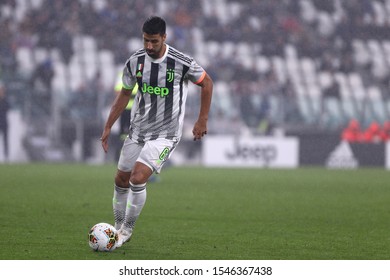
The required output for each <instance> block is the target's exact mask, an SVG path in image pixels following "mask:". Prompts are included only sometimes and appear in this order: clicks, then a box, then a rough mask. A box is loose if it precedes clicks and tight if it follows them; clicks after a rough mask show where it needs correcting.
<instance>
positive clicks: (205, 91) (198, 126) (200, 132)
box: [192, 72, 213, 140]
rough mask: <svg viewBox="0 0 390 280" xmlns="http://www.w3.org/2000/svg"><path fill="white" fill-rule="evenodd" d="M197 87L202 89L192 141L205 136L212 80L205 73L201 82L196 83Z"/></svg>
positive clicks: (211, 93)
mask: <svg viewBox="0 0 390 280" xmlns="http://www.w3.org/2000/svg"><path fill="white" fill-rule="evenodd" d="M197 85H198V86H200V87H201V88H202V89H201V97H200V110H199V116H198V120H197V121H196V122H195V125H194V128H193V130H192V134H193V135H194V140H200V139H201V138H202V137H203V136H204V135H205V134H207V121H208V118H209V117H208V116H209V111H210V106H211V97H212V95H213V80H212V79H211V78H210V76H209V75H208V74H207V73H206V72H205V73H204V77H203V79H202V81H201V82H200V83H197Z"/></svg>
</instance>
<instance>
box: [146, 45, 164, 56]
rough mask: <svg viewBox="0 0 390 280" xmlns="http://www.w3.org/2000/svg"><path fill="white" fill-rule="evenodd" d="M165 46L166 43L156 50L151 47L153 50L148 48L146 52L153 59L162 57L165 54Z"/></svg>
mask: <svg viewBox="0 0 390 280" xmlns="http://www.w3.org/2000/svg"><path fill="white" fill-rule="evenodd" d="M163 47H164V45H162V46H161V47H160V48H159V49H158V50H154V49H151V50H148V49H146V53H147V54H148V55H149V56H150V57H151V58H153V59H158V58H160V57H162V56H163V54H164V53H163Z"/></svg>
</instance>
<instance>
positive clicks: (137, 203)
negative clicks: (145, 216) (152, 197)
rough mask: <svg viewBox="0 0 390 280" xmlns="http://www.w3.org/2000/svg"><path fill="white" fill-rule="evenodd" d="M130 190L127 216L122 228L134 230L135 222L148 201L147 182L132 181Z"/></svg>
mask: <svg viewBox="0 0 390 280" xmlns="http://www.w3.org/2000/svg"><path fill="white" fill-rule="evenodd" d="M130 186H131V187H130V192H129V197H128V199H127V207H126V216H125V221H124V223H123V226H122V228H123V229H125V230H126V231H133V228H134V225H135V222H136V221H137V219H138V216H139V215H140V214H141V211H142V208H143V207H144V205H145V202H146V187H145V186H146V183H145V184H140V185H134V184H132V183H131V182H130Z"/></svg>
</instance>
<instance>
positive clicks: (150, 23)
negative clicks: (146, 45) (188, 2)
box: [142, 16, 166, 36]
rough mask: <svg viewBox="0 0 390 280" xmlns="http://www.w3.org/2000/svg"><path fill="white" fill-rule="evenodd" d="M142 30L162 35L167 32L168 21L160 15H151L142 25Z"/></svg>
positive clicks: (150, 33)
mask: <svg viewBox="0 0 390 280" xmlns="http://www.w3.org/2000/svg"><path fill="white" fill-rule="evenodd" d="M142 32H144V33H146V34H149V35H155V34H160V35H161V36H162V35H164V34H165V33H166V23H165V20H163V19H162V18H160V17H158V16H151V17H149V18H148V19H147V20H146V21H145V22H144V25H143V26H142Z"/></svg>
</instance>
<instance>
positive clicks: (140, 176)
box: [130, 171, 149, 185]
mask: <svg viewBox="0 0 390 280" xmlns="http://www.w3.org/2000/svg"><path fill="white" fill-rule="evenodd" d="M148 178H149V176H148V175H147V174H144V173H143V172H139V171H138V172H132V173H131V176H130V182H131V184H133V185H143V184H145V183H146V182H147V181H148Z"/></svg>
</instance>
